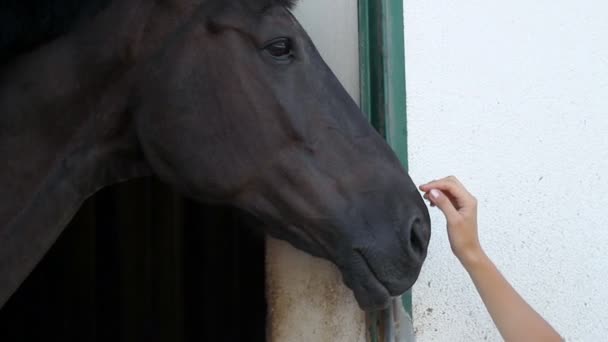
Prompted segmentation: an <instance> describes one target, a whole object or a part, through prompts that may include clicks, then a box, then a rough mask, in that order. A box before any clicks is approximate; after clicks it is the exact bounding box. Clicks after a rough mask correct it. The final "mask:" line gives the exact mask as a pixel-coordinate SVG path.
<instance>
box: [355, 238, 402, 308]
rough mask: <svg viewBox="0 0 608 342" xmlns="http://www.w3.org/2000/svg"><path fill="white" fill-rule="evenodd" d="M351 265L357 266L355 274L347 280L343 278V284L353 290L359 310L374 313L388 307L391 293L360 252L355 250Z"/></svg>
mask: <svg viewBox="0 0 608 342" xmlns="http://www.w3.org/2000/svg"><path fill="white" fill-rule="evenodd" d="M353 264H356V265H359V267H356V270H355V271H356V273H357V274H354V275H350V277H349V278H346V277H345V283H346V285H347V286H348V287H350V288H351V290H353V293H354V295H355V298H356V299H357V302H358V304H359V306H360V307H361V309H363V310H365V311H376V310H381V309H384V308H386V307H388V305H389V304H390V300H391V293H390V291H389V289H388V288H387V287H386V285H384V283H383V282H382V281H381V280H380V278H379V277H378V275H377V274H376V272H375V271H374V268H373V266H372V265H371V264H370V262H369V260H368V259H367V258H366V257H365V255H364V254H363V253H362V252H361V251H360V250H357V249H355V260H354V262H353ZM353 278H354V279H353Z"/></svg>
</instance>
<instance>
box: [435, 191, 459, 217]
mask: <svg viewBox="0 0 608 342" xmlns="http://www.w3.org/2000/svg"><path fill="white" fill-rule="evenodd" d="M429 198H430V199H431V201H432V202H433V204H435V205H436V206H437V207H438V208H439V209H440V210H441V211H442V212H443V214H444V215H445V218H446V219H448V220H450V219H452V218H454V217H455V216H457V215H458V210H456V208H454V205H453V204H452V201H450V199H449V198H448V196H446V195H445V194H444V193H443V192H442V191H441V190H438V189H431V191H429Z"/></svg>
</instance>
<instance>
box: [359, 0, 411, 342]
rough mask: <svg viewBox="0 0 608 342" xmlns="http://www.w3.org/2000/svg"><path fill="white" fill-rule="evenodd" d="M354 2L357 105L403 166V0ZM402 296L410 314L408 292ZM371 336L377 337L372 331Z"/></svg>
mask: <svg viewBox="0 0 608 342" xmlns="http://www.w3.org/2000/svg"><path fill="white" fill-rule="evenodd" d="M358 4H359V60H360V80H361V81H360V84H361V85H360V87H361V109H362V110H363V112H364V113H366V115H367V116H368V118H369V119H370V122H371V123H372V124H373V125H374V127H375V128H376V129H377V130H378V131H379V132H380V133H381V134H382V135H383V136H384V137H385V139H386V140H387V142H388V143H389V145H390V146H391V147H392V148H393V150H394V151H395V153H396V154H397V156H398V157H399V160H401V163H402V165H403V167H404V168H405V169H406V170H407V167H408V164H407V156H408V151H407V117H406V93H405V91H406V90H405V52H404V30H403V1H402V0H359V3H358ZM402 299H403V306H404V308H405V310H406V311H407V312H408V313H409V314H410V315H411V314H412V296H411V292H410V291H408V292H407V293H405V294H404V295H403V297H402ZM372 329H375V327H373V328H372ZM372 338H373V339H377V338H376V337H374V333H372Z"/></svg>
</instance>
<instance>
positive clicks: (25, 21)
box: [0, 0, 110, 62]
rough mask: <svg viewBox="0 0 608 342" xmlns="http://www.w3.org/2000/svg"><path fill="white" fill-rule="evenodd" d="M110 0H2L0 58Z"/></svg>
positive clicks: (26, 47) (36, 42) (34, 43)
mask: <svg viewBox="0 0 608 342" xmlns="http://www.w3.org/2000/svg"><path fill="white" fill-rule="evenodd" d="M109 1H110V0H21V1H20V0H4V1H2V4H0V62H4V61H5V60H7V59H10V58H12V57H14V56H16V55H18V54H20V53H23V52H27V51H29V50H32V49H33V48H35V47H36V46H39V45H41V44H44V43H45V42H48V41H50V40H52V39H54V38H56V37H58V36H60V35H62V34H64V33H66V32H68V31H69V30H70V29H71V28H72V26H73V25H74V24H75V23H76V22H77V21H78V20H79V19H80V18H81V17H82V16H83V15H93V14H95V13H97V12H98V11H99V10H100V9H102V8H103V7H104V6H105V5H106V4H107V3H108V2H109Z"/></svg>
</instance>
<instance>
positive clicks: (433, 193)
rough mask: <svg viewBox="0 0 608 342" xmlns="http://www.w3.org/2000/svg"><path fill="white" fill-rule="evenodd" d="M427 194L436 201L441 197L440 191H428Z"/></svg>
mask: <svg viewBox="0 0 608 342" xmlns="http://www.w3.org/2000/svg"><path fill="white" fill-rule="evenodd" d="M429 193H430V194H431V197H433V199H438V198H439V196H441V191H439V190H437V189H431V191H429Z"/></svg>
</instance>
